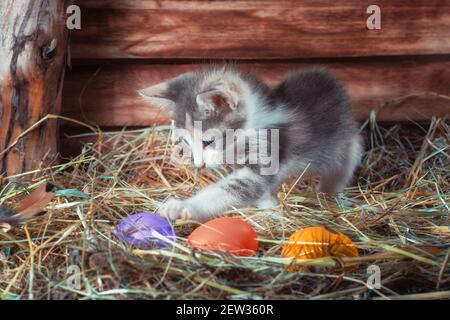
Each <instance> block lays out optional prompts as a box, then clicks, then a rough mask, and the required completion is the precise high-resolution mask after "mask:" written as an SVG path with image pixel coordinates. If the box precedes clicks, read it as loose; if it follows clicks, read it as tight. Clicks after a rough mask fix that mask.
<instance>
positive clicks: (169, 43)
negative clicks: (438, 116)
mask: <svg viewBox="0 0 450 320" xmlns="http://www.w3.org/2000/svg"><path fill="white" fill-rule="evenodd" d="M78 3H79V5H80V6H81V7H82V30H80V31H76V32H74V33H73V44H72V54H73V57H74V58H92V59H103V58H108V59H113V58H146V59H155V58H184V59H191V58H193V59H195V58H202V59H216V58H218V59H222V58H225V59H277V58H289V59H296V58H311V57H348V56H374V55H376V56H388V55H425V54H448V53H450V36H449V34H450V31H449V30H450V0H427V1H420V0H396V1H392V0H379V1H376V4H377V5H378V6H380V8H381V30H368V29H367V27H366V20H367V18H368V16H369V15H368V14H367V13H366V10H367V7H368V6H369V5H370V4H372V3H373V1H360V0H334V1H326V0H303V1H296V0H289V1H286V0H282V1H278V0H277V1H273V0H270V1H267V0H263V1H261V0H257V1H256V0H246V1H243V0H238V1H201V0H197V1H156V0H155V1H151V0H149V1H143V0H140V1H139V0H133V1H127V0H111V1H103V0H83V1H78Z"/></svg>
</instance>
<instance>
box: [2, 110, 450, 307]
mask: <svg viewBox="0 0 450 320" xmlns="http://www.w3.org/2000/svg"><path fill="white" fill-rule="evenodd" d="M362 130H363V132H364V133H365V135H366V137H367V139H366V150H367V151H366V153H365V156H364V160H363V164H362V165H361V167H360V168H359V172H358V173H357V177H358V178H357V179H355V183H354V186H353V187H350V188H347V189H346V191H345V193H344V194H343V195H342V196H340V197H339V198H332V197H328V196H326V195H323V194H316V193H315V192H314V191H313V190H314V188H313V184H314V181H301V180H300V181H297V180H298V179H296V180H294V181H291V182H289V183H287V184H285V185H283V188H282V189H281V190H280V193H279V198H280V200H281V205H280V206H279V207H278V208H276V209H273V210H266V211H263V210H257V209H254V208H249V209H245V210H235V211H231V212H229V214H234V215H238V216H241V217H243V218H244V219H246V220H247V221H248V222H249V223H250V224H252V225H253V227H254V228H255V230H256V231H257V232H258V234H259V241H260V247H261V248H260V252H259V255H258V256H257V257H234V256H229V255H225V254H214V253H205V252H199V251H193V250H192V249H190V248H189V247H187V246H186V242H185V240H186V237H187V236H188V235H189V234H190V232H191V231H192V230H193V229H194V228H195V227H196V226H197V225H196V224H195V223H192V222H181V221H179V222H176V223H175V224H174V226H175V230H176V233H177V237H178V241H177V243H178V245H177V246H176V247H175V248H173V249H159V250H156V249H155V250H148V251H142V250H135V249H133V248H130V247H127V246H126V245H124V244H122V243H119V242H118V241H117V240H116V239H115V238H114V237H113V236H112V233H111V232H112V229H113V227H114V225H116V224H117V223H118V222H119V221H120V220H121V219H123V218H124V217H126V216H127V215H129V214H131V213H134V212H137V211H142V210H151V211H154V210H156V209H157V208H158V207H159V206H160V204H161V203H162V202H163V201H164V200H165V199H166V198H167V196H168V195H174V196H177V197H181V198H184V197H188V196H189V195H191V194H192V193H193V192H195V191H197V190H199V189H201V188H203V187H204V186H206V185H208V184H210V183H213V182H215V181H217V180H219V179H220V176H221V175H222V174H224V172H223V170H222V171H221V170H216V171H213V170H204V171H201V172H196V171H195V170H193V169H192V168H190V167H186V166H175V165H173V164H172V163H171V162H170V161H169V156H170V152H171V147H172V145H171V142H170V139H169V135H170V127H169V126H159V127H154V128H148V129H142V130H134V131H120V132H101V131H96V132H94V133H91V134H87V135H83V136H74V137H72V138H73V139H80V138H85V137H87V136H89V137H90V138H91V139H92V138H95V139H94V140H93V141H94V142H91V143H86V144H85V145H84V147H83V151H82V153H81V154H80V155H79V156H77V157H75V158H73V159H71V160H70V161H68V162H66V163H64V164H60V165H55V166H52V167H48V168H44V169H41V170H38V172H31V173H25V174H21V175H17V176H13V177H7V178H5V179H4V180H3V182H2V187H1V190H2V191H1V193H0V204H2V205H5V206H12V205H14V203H17V202H18V201H19V199H21V198H22V197H23V196H24V194H26V193H27V192H29V190H32V189H34V188H36V187H37V186H38V185H40V184H42V183H44V182H45V181H48V182H50V183H52V184H53V185H55V186H56V188H57V192H56V195H57V196H56V197H55V199H54V200H53V201H52V202H51V203H50V204H49V205H48V207H47V212H46V214H44V215H41V216H39V217H36V218H34V219H33V220H31V221H29V222H28V223H27V224H26V225H24V226H16V227H13V228H12V229H10V230H7V228H5V227H4V228H3V230H2V231H0V270H1V271H0V296H1V297H3V298H7V299H22V298H30V299H46V298H52V299H129V298H147V299H177V298H178V299H179V298H181V299H219V298H226V299H373V298H376V299H379V298H381V299H399V298H404V299H406V298H430V299H434V298H449V297H450V277H449V269H448V267H449V255H450V230H449V214H450V170H449V168H450V153H449V151H450V149H449V145H450V123H449V121H448V120H445V119H434V120H433V121H432V122H431V123H429V124H427V125H426V126H423V125H422V126H421V125H418V124H414V125H399V124H396V125H390V126H380V125H378V124H377V123H376V121H375V118H374V117H372V118H371V120H369V121H367V122H366V123H365V124H364V125H363V127H362ZM24 181H28V182H27V183H25V182H24ZM19 182H20V183H19ZM307 226H326V227H328V228H329V229H332V230H335V231H339V232H342V233H344V234H346V235H347V236H348V237H350V238H351V239H352V240H353V241H354V242H355V244H356V245H357V247H358V250H359V253H360V257H358V258H342V259H336V258H322V259H315V260H310V261H300V262H295V263H298V264H301V265H308V266H309V268H306V269H305V268H300V269H297V270H298V271H296V272H289V270H288V269H289V268H288V266H289V265H291V264H292V261H289V260H288V259H282V258H281V257H280V251H281V247H282V245H283V243H284V242H285V241H286V239H287V238H288V237H289V235H291V234H292V233H293V232H294V231H295V230H297V229H298V228H302V227H307ZM0 230H1V229H0ZM371 265H375V266H377V267H378V268H379V270H380V272H381V273H380V277H381V288H374V287H373V286H370V285H368V282H367V279H368V277H369V276H370V274H369V273H370V272H369V273H368V267H369V266H371ZM372 268H373V267H372ZM369 270H373V269H369ZM78 271H79V272H80V278H79V280H80V281H77V279H76V278H73V277H72V276H73V275H77V272H78ZM369 284H370V281H369Z"/></svg>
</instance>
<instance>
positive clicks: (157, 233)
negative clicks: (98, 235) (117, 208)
mask: <svg viewBox="0 0 450 320" xmlns="http://www.w3.org/2000/svg"><path fill="white" fill-rule="evenodd" d="M113 235H114V236H115V237H116V238H117V239H119V240H121V241H124V242H126V243H129V244H131V245H133V246H134V247H136V248H138V249H142V250H148V249H154V248H164V247H169V246H171V244H172V243H173V242H175V240H176V236H175V231H174V230H173V226H172V224H171V223H170V222H169V221H168V220H167V219H166V218H164V217H161V216H159V215H157V214H155V213H153V212H149V211H144V212H139V213H135V214H133V215H131V216H128V217H126V218H125V219H123V220H122V221H121V222H120V223H119V224H118V225H117V226H116V228H115V229H114V231H113Z"/></svg>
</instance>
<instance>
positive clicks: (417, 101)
mask: <svg viewBox="0 0 450 320" xmlns="http://www.w3.org/2000/svg"><path fill="white" fill-rule="evenodd" d="M311 65H314V64H284V63H264V64H259V63H258V64H243V65H241V67H243V68H244V69H247V70H250V71H252V72H254V73H256V74H257V75H259V76H260V77H262V78H263V79H265V81H267V83H269V84H271V85H273V84H275V83H276V82H278V81H280V80H281V79H282V78H283V77H284V76H285V75H286V73H288V72H289V71H292V70H294V69H296V68H301V67H306V66H311ZM325 65H326V66H327V67H329V68H330V69H331V70H333V71H334V72H335V73H337V74H338V75H339V76H340V77H341V78H342V79H343V80H344V81H345V84H346V85H347V87H348V89H349V91H350V94H351V96H352V99H353V102H354V109H355V112H356V114H357V116H358V118H359V119H360V120H363V119H367V117H368V115H369V113H370V111H371V110H372V109H373V108H374V107H376V106H379V105H381V104H383V103H385V102H387V101H390V100H392V99H397V98H400V97H403V96H409V97H408V98H405V99H399V100H398V101H396V102H395V103H393V104H391V105H387V106H386V107H384V108H383V109H382V111H380V113H379V117H378V119H379V120H381V121H402V120H403V121H404V120H408V119H411V120H428V119H430V118H431V117H432V116H444V115H446V114H450V100H449V99H448V98H445V97H437V96H436V95H434V94H425V95H424V93H426V92H431V93H437V94H441V95H446V96H450V85H449V84H450V59H448V60H443V59H440V61H428V62H427V61H422V62H418V61H404V62H396V61H392V62H364V63H362V62H359V63H358V62H354V63H352V62H348V63H329V64H325ZM196 67H198V66H196V65H149V64H121V65H104V66H103V67H101V68H99V67H97V66H84V67H81V66H79V67H75V68H74V70H73V71H71V72H69V73H68V75H67V82H66V86H65V89H64V90H65V91H64V99H63V114H64V115H65V116H68V117H73V118H76V119H80V120H82V121H91V122H93V123H95V124H98V125H101V126H150V125H153V124H155V123H162V122H165V121H167V115H166V113H165V112H164V110H161V109H159V108H157V107H151V106H149V105H148V104H147V103H146V102H144V101H142V100H141V99H140V97H139V96H138V94H137V92H136V91H137V90H138V89H141V88H144V87H146V86H150V85H152V84H155V83H158V82H159V81H162V80H164V79H167V78H170V77H172V76H174V75H177V74H179V73H181V72H185V71H188V70H191V69H192V68H196Z"/></svg>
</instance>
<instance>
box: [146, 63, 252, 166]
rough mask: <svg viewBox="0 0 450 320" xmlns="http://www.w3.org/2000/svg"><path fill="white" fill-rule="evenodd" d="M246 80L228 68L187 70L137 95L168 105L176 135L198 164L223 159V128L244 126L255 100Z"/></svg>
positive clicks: (159, 104)
mask: <svg viewBox="0 0 450 320" xmlns="http://www.w3.org/2000/svg"><path fill="white" fill-rule="evenodd" d="M253 91H254V90H252V88H251V84H250V83H249V81H248V79H246V78H245V76H243V75H242V74H241V73H239V72H238V71H236V70H233V69H230V68H228V67H220V68H219V67H211V68H207V69H203V70H200V71H197V72H188V73H184V74H181V75H180V76H178V77H175V78H173V79H170V80H167V81H165V82H162V83H159V84H157V85H154V86H151V87H149V88H145V89H142V90H140V91H139V93H140V95H141V96H142V97H143V98H144V99H145V100H146V101H149V102H150V103H151V104H152V105H155V106H158V107H163V108H167V109H168V110H169V111H170V115H171V118H172V119H173V120H175V125H176V127H177V130H175V138H176V139H180V140H182V143H184V144H186V147H188V148H190V151H191V154H192V156H193V157H192V158H193V161H194V164H195V166H197V167H203V166H207V167H213V166H215V165H217V164H220V163H221V161H222V160H223V150H224V148H226V145H225V139H224V136H225V130H226V129H239V128H243V126H244V124H245V121H246V114H247V113H248V108H249V107H251V106H250V105H251V104H252V103H254V101H252V99H254V93H253Z"/></svg>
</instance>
